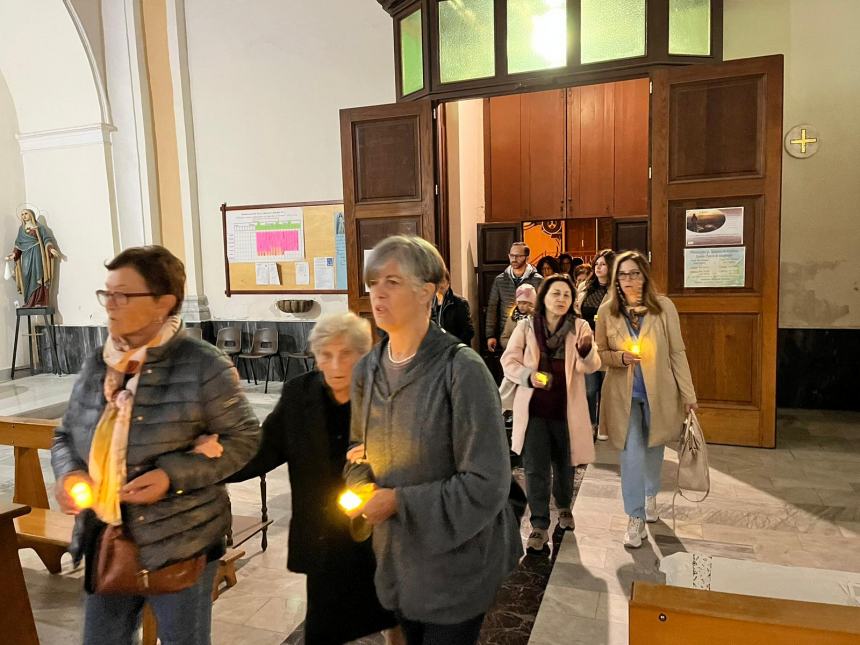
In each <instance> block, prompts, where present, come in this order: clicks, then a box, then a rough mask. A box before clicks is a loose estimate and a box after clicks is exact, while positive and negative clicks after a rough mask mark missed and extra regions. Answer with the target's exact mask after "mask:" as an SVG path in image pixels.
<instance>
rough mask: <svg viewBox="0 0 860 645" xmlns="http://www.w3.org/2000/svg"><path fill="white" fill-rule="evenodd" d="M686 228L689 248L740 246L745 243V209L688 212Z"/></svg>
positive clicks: (706, 209)
mask: <svg viewBox="0 0 860 645" xmlns="http://www.w3.org/2000/svg"><path fill="white" fill-rule="evenodd" d="M685 227H686V229H687V230H686V245H685V246H687V247H693V246H700V247H701V246H740V245H741V244H743V243H744V207H743V206H730V207H726V208H695V209H691V210H688V211H686V218H685Z"/></svg>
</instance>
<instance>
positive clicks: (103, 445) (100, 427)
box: [89, 316, 182, 526]
mask: <svg viewBox="0 0 860 645" xmlns="http://www.w3.org/2000/svg"><path fill="white" fill-rule="evenodd" d="M181 326H182V321H181V319H180V318H179V316H170V317H169V318H168V319H167V320H166V321H165V322H164V324H163V325H162V326H161V329H159V330H158V333H157V334H156V335H155V336H154V337H153V338H152V339H151V340H150V341H149V342H148V343H146V344H145V345H143V346H141V347H133V348H132V347H129V346H128V343H127V342H126V341H125V340H124V339H122V338H118V337H113V336H110V337H108V339H107V342H105V345H104V349H103V350H102V357H103V358H104V361H105V365H106V366H107V372H106V374H105V381H104V396H105V399H106V401H107V403H106V404H105V409H104V411H103V412H102V416H101V418H100V419H99V422H98V424H97V425H96V429H95V432H94V434H93V441H92V445H91V447H90V459H89V475H90V478H91V479H92V480H93V510H94V511H95V513H96V515H98V517H99V519H101V521H102V522H105V523H106V524H111V525H114V526H116V525H119V524H121V523H122V512H121V510H120V500H119V495H120V489H121V488H122V487H123V486H124V485H125V484H126V474H127V473H126V452H127V449H128V431H129V427H130V426H131V411H132V408H133V407H134V395H135V393H136V392H137V385H138V381H139V379H140V372H141V369H142V368H143V364H144V363H145V362H146V352H147V350H148V349H151V348H153V347H159V346H161V345H164V344H165V343H167V342H168V341H169V340H170V339H172V338H173V337H174V336H175V335H176V333H177V332H178V331H179V329H180V327H181ZM128 376H130V378H129V379H128V382H126V377H128Z"/></svg>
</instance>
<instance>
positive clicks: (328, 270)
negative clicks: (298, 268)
mask: <svg viewBox="0 0 860 645" xmlns="http://www.w3.org/2000/svg"><path fill="white" fill-rule="evenodd" d="M314 289H318V290H324V289H325V290H331V289H334V258H314Z"/></svg>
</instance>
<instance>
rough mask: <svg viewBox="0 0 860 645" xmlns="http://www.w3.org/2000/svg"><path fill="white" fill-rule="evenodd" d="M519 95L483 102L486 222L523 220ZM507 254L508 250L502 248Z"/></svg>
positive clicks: (522, 155) (522, 156) (494, 98)
mask: <svg viewBox="0 0 860 645" xmlns="http://www.w3.org/2000/svg"><path fill="white" fill-rule="evenodd" d="M521 122H522V109H521V98H520V95H519V94H516V95H513V96H498V97H493V98H492V99H485V101H484V128H485V129H484V169H485V172H486V176H487V190H486V210H487V221H489V222H511V221H513V222H517V221H519V220H521V219H522V211H523V202H524V200H523V194H522V192H523V191H522V185H523V177H522V169H523V159H524V157H525V155H524V154H523V146H522V134H521V131H520V126H521ZM505 253H506V254H507V250H506V251H505Z"/></svg>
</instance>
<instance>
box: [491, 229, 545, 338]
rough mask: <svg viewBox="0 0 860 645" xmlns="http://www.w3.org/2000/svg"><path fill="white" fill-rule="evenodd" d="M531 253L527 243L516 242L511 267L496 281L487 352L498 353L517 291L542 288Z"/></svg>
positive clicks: (512, 250)
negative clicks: (527, 285)
mask: <svg viewBox="0 0 860 645" xmlns="http://www.w3.org/2000/svg"><path fill="white" fill-rule="evenodd" d="M529 253H530V251H529V247H527V246H526V245H525V244H524V243H523V242H514V243H513V244H512V245H511V250H510V253H508V260H509V261H510V263H511V264H510V266H509V267H508V268H507V269H505V270H504V271H502V272H501V273H500V274H499V275H497V276H496V279H495V280H493V286H492V288H491V289H490V299H489V300H488V302H487V319H486V321H485V323H484V331H485V333H486V337H487V349H489V350H490V351H491V352H495V351H496V348H497V347H498V343H499V334H501V332H502V329H503V328H504V326H505V320H506V319H507V317H508V316H509V315H510V313H511V310H512V309H513V308H514V305H515V304H516V293H517V287H519V286H520V285H521V284H526V283H527V284H530V285H532V286H533V287H534V288H535V289H538V287H540V281H541V275H540V273H538V272H537V270H536V269H535V268H534V267H533V266H532V265H531V264H529Z"/></svg>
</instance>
